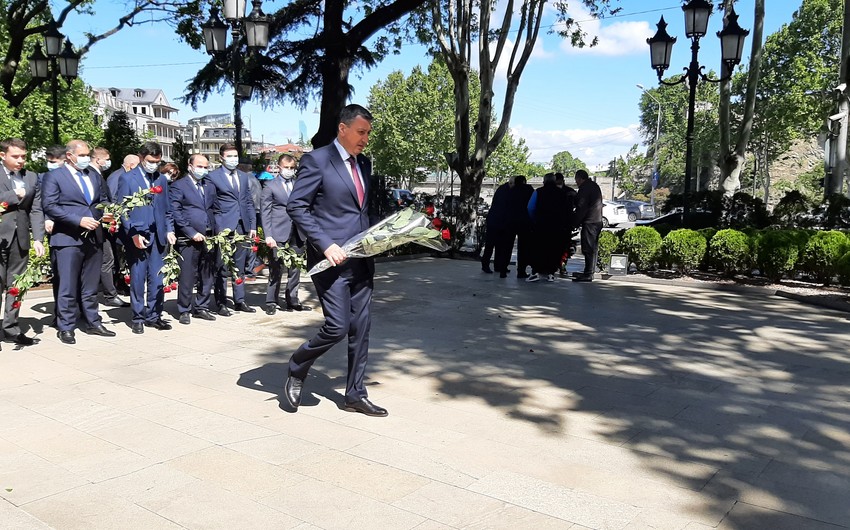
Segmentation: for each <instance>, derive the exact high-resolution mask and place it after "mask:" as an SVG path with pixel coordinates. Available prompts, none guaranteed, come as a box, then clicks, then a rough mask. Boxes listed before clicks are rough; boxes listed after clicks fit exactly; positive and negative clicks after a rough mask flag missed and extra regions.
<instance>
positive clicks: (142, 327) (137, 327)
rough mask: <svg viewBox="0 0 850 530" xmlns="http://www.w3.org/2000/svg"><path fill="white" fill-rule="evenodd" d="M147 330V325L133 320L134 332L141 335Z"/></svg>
mask: <svg viewBox="0 0 850 530" xmlns="http://www.w3.org/2000/svg"><path fill="white" fill-rule="evenodd" d="M144 332H145V325H144V324H143V323H141V322H133V333H135V334H136V335H141V334H142V333H144Z"/></svg>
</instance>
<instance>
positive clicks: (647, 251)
mask: <svg viewBox="0 0 850 530" xmlns="http://www.w3.org/2000/svg"><path fill="white" fill-rule="evenodd" d="M620 248H621V249H622V250H623V253H625V254H627V255H628V256H629V262H631V263H634V264H635V267H637V269H638V270H640V271H645V270H648V269H649V268H650V267H652V266H653V265H654V264H655V260H656V258H657V256H658V251H659V250H660V249H661V236H660V235H659V234H658V232H656V231H655V229H654V228H652V227H650V226H635V227H633V228H629V229H628V230H626V233H625V234H623V239H622V241H621V242H620Z"/></svg>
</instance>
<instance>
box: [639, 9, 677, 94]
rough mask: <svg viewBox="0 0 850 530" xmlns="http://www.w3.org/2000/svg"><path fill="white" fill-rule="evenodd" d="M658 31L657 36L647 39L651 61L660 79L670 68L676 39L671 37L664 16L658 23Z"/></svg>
mask: <svg viewBox="0 0 850 530" xmlns="http://www.w3.org/2000/svg"><path fill="white" fill-rule="evenodd" d="M657 26H658V31H656V32H655V35H653V36H652V37H650V38H648V39H646V43H647V44H649V59H650V61H651V64H652V69H653V70H655V71H656V72H658V78H659V79H661V76H662V75H664V71H665V70H667V69H668V68H670V57H671V56H672V55H673V44H675V43H676V37H671V36H670V34H669V33H667V22H666V21H665V20H664V15H662V16H661V20H659V21H658V24H657Z"/></svg>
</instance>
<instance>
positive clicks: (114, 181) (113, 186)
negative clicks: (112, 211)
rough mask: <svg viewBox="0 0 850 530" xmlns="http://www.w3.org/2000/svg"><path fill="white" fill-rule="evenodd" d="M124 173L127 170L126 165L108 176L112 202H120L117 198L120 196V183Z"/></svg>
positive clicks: (107, 184)
mask: <svg viewBox="0 0 850 530" xmlns="http://www.w3.org/2000/svg"><path fill="white" fill-rule="evenodd" d="M124 173H126V171H124V167H123V166H122V167H119V168H118V169H116V170H115V171H113V172H112V173H110V174H109V176H108V177H107V178H106V189H107V192H108V193H109V201H110V202H118V199H116V197H117V196H118V183H119V182H120V181H121V175H123V174H124Z"/></svg>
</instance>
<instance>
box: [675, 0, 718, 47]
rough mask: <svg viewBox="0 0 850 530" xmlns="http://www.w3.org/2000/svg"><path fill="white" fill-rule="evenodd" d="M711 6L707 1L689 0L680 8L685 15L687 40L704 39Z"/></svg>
mask: <svg viewBox="0 0 850 530" xmlns="http://www.w3.org/2000/svg"><path fill="white" fill-rule="evenodd" d="M711 10H712V5H711V3H709V2H708V1H707V0H691V1H690V2H688V3H687V4H685V5H683V6H682V11H684V13H685V35H686V36H687V37H688V38H689V39H693V38H697V39H699V38H701V37H704V36H705V34H706V33H707V32H708V19H709V17H711Z"/></svg>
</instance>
